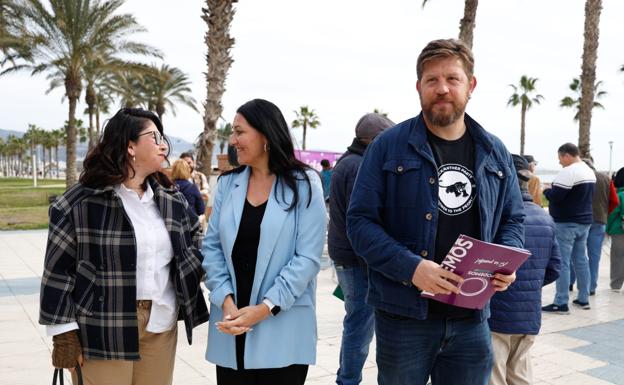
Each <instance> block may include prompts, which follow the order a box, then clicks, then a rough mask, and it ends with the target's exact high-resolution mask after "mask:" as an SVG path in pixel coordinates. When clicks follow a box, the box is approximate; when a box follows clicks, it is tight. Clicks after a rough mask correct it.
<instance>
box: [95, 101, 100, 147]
mask: <svg viewBox="0 0 624 385" xmlns="http://www.w3.org/2000/svg"><path fill="white" fill-rule="evenodd" d="M95 134H96V136H95V137H96V138H97V139H98V140H99V139H100V108H99V107H98V106H97V105H96V106H95Z"/></svg>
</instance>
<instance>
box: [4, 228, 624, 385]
mask: <svg viewBox="0 0 624 385" xmlns="http://www.w3.org/2000/svg"><path fill="white" fill-rule="evenodd" d="M45 240H46V231H19V232H0V309H1V311H0V385H21V384H28V385H39V384H47V383H50V382H51V376H52V367H51V360H50V352H51V338H49V337H46V335H45V329H44V327H42V326H40V325H39V324H38V323H37V319H38V300H39V282H40V279H41V271H42V266H43V254H44V250H45ZM608 266H609V253H608V248H607V247H605V248H604V249H603V257H602V262H601V271H600V274H601V278H600V281H599V286H598V291H597V293H596V296H593V297H591V298H590V302H591V307H592V308H591V310H581V309H578V308H572V309H571V314H570V315H551V314H546V315H545V316H544V322H543V327H542V332H541V334H540V335H539V336H538V338H537V342H536V345H535V346H534V348H533V363H534V374H535V384H534V385H547V384H551V385H577V384H578V385H607V384H624V348H623V347H624V295H622V294H620V293H614V292H612V291H610V290H609V289H608V288H609V285H608V274H609V271H608ZM334 287H335V282H334V280H333V277H332V272H331V269H325V270H323V271H321V273H320V275H319V278H318V296H317V303H318V309H317V314H318V328H319V341H318V354H317V364H316V365H315V366H312V367H310V371H309V375H308V381H307V384H325V385H329V384H332V383H335V373H336V370H337V368H338V364H337V363H338V353H339V350H340V335H341V330H342V325H341V320H342V316H343V314H344V311H343V308H342V302H340V301H339V300H337V299H336V298H334V297H333V296H332V295H331V292H332V291H333V289H334ZM553 292H554V285H550V286H548V287H547V288H545V289H544V296H543V298H544V303H551V302H552V298H553ZM573 298H574V297H573ZM206 338H207V327H206V325H205V324H204V325H202V326H200V327H198V328H197V329H195V332H194V338H193V340H194V343H193V345H192V346H188V345H187V343H186V342H185V341H186V338H185V337H184V331H183V328H181V329H180V338H179V343H178V353H177V359H176V368H175V373H174V384H176V385H200V384H201V385H210V384H216V381H215V369H214V366H213V365H211V364H209V363H208V362H206V361H205V360H204V351H205V347H206ZM374 352H375V347H374V344H373V345H372V346H371V355H370V356H369V361H368V362H367V364H366V366H365V370H364V381H363V384H366V385H371V384H376V383H377V381H376V375H377V369H376V366H375V354H374ZM466 385H470V384H466Z"/></svg>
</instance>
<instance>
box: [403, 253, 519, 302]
mask: <svg viewBox="0 0 624 385" xmlns="http://www.w3.org/2000/svg"><path fill="white" fill-rule="evenodd" d="M515 280H516V272H515V271H514V272H513V273H512V274H510V275H504V274H500V273H496V274H495V275H494V278H493V279H492V284H493V285H494V290H496V291H505V290H507V288H508V287H509V285H511V284H512V283H513V282H514V281H515ZM453 282H456V283H457V284H453ZM463 282H464V279H463V278H462V277H460V276H459V275H457V274H455V273H451V272H450V271H448V270H446V269H444V268H443V267H442V266H440V265H439V264H437V263H435V262H433V261H429V260H426V259H425V260H422V261H421V262H420V263H419V264H418V267H416V271H414V274H413V275H412V283H413V284H414V285H415V286H416V287H418V288H419V289H420V290H423V291H427V292H429V293H433V294H451V293H455V294H459V284H461V283H463Z"/></svg>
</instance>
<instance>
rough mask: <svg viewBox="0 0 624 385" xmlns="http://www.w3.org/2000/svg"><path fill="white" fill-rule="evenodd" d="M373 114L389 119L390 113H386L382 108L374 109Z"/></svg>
mask: <svg viewBox="0 0 624 385" xmlns="http://www.w3.org/2000/svg"><path fill="white" fill-rule="evenodd" d="M373 113H374V114H379V115H382V116H385V117H386V118H387V117H388V113H387V112H384V110H382V109H381V108H373Z"/></svg>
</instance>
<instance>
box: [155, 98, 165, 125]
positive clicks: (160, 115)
mask: <svg viewBox="0 0 624 385" xmlns="http://www.w3.org/2000/svg"><path fill="white" fill-rule="evenodd" d="M156 113H157V114H158V119H160V123H162V121H163V115H164V114H165V105H164V103H156Z"/></svg>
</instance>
